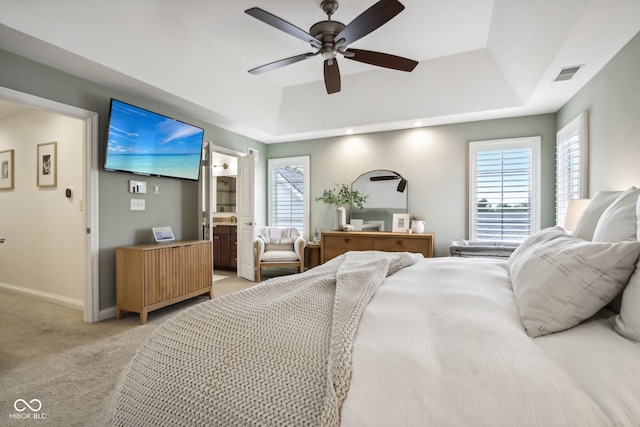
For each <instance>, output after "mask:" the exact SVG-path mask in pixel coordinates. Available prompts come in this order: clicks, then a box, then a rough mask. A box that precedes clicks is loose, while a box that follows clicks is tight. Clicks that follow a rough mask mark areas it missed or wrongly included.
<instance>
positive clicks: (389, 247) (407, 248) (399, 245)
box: [373, 236, 429, 254]
mask: <svg viewBox="0 0 640 427" xmlns="http://www.w3.org/2000/svg"><path fill="white" fill-rule="evenodd" d="M373 249H374V250H376V251H385V252H413V253H424V254H426V253H427V252H428V249H429V242H428V240H426V239H415V238H409V237H406V236H398V237H380V238H378V239H374V241H373Z"/></svg>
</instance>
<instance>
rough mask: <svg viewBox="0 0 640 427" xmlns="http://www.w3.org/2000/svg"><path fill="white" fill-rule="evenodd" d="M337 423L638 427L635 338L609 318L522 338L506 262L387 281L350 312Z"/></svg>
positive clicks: (438, 266) (429, 264)
mask: <svg viewBox="0 0 640 427" xmlns="http://www.w3.org/2000/svg"><path fill="white" fill-rule="evenodd" d="M341 416H342V425H343V426H391V425H397V426H438V427H445V426H491V427H500V426H508V427H512V426H522V427H525V426H544V427H551V426H558V427H560V426H562V427H567V426H576V427H587V426H635V425H640V345H639V344H637V343H634V342H632V341H630V340H627V339H625V338H623V337H621V336H620V335H618V334H617V333H616V332H615V331H613V327H612V321H611V319H600V320H592V321H588V322H585V323H583V324H581V325H579V326H577V327H575V328H573V329H571V330H568V331H564V332H559V333H555V334H550V335H547V336H544V337H540V338H535V339H534V338H531V337H529V336H528V335H527V334H526V332H525V329H524V327H523V325H522V322H521V320H520V316H519V311H518V308H517V305H516V301H515V298H514V293H513V290H512V287H511V284H510V281H509V272H508V269H507V264H506V262H505V261H501V260H490V259H480V258H476V259H461V258H436V259H425V260H423V261H422V262H420V263H418V264H416V265H414V266H411V267H407V268H405V269H403V270H401V271H399V272H398V273H396V274H395V275H393V276H391V277H388V278H387V279H386V280H385V282H384V283H383V285H382V286H381V287H380V288H379V289H378V291H377V293H376V295H375V296H374V298H373V299H372V300H371V302H370V303H369V306H368V307H367V309H366V311H365V312H364V315H363V317H362V319H361V322H360V325H359V328H358V331H357V334H356V337H355V340H354V347H353V367H352V378H351V386H350V389H349V393H348V394H347V398H346V400H345V402H344V404H343V407H342V412H341Z"/></svg>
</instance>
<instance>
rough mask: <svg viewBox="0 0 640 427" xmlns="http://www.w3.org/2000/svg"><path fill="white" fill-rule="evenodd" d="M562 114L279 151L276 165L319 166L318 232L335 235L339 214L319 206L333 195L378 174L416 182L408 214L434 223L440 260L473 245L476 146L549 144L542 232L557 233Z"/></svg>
mask: <svg viewBox="0 0 640 427" xmlns="http://www.w3.org/2000/svg"><path fill="white" fill-rule="evenodd" d="M555 134H556V117H555V114H547V115H539V116H530V117H519V118H511V119H502V120H488V121H480V122H471V123H462V124H454V125H446V126H435V127H429V128H419V129H410V130H403V131H394V132H382V133H374V134H366V135H350V136H344V137H336V138H326V139H321V140H312V141H301V142H288V143H282V144H272V145H269V146H268V148H267V154H268V156H269V157H270V158H278V157H289V156H300V155H309V156H310V158H311V166H310V169H311V199H312V202H311V228H312V229H313V228H315V227H317V228H318V230H319V231H322V230H330V229H332V228H333V227H334V215H333V210H332V208H331V207H329V206H327V205H325V204H323V203H321V202H316V201H313V199H315V197H317V196H319V195H320V194H322V190H324V189H325V188H331V187H333V185H334V184H336V183H348V184H350V183H351V182H352V181H354V180H355V179H356V178H358V176H359V175H361V174H362V173H364V172H367V171H369V170H372V169H390V170H393V171H395V172H398V173H399V174H401V175H402V176H403V177H404V178H406V179H407V180H408V189H409V193H408V197H409V202H408V208H409V211H410V212H419V213H421V214H423V215H425V216H426V218H427V221H426V229H427V231H429V232H433V233H435V245H436V255H437V256H446V255H448V253H449V241H451V240H459V239H466V238H468V228H469V227H468V222H469V220H468V218H469V215H468V198H469V192H468V191H469V185H468V181H469V174H468V169H469V167H468V161H469V160H468V154H469V141H481V140H489V139H502V138H514V137H522V136H538V135H539V136H541V137H542V149H541V151H542V153H541V156H542V171H541V172H542V173H541V177H542V189H541V193H542V218H541V225H542V227H543V228H544V227H548V226H551V225H553V224H554V223H555V222H554V221H555V220H554V209H555V201H554V200H555V197H554V193H555V182H554V181H555V180H554V177H555Z"/></svg>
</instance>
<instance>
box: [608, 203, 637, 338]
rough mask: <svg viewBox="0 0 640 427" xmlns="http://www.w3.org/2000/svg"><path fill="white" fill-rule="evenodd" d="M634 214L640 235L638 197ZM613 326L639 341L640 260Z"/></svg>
mask: <svg viewBox="0 0 640 427" xmlns="http://www.w3.org/2000/svg"><path fill="white" fill-rule="evenodd" d="M636 216H637V217H638V231H637V235H638V236H639V237H640V199H639V200H638V202H637V203H636ZM614 328H615V330H616V332H618V333H619V334H620V335H622V336H623V337H625V338H629V339H630V340H634V341H640V260H639V261H638V263H637V264H636V271H635V273H633V275H632V276H631V278H630V279H629V283H628V284H627V287H626V288H625V289H624V292H623V293H622V303H621V304H620V314H618V315H617V316H616V323H615V325H614Z"/></svg>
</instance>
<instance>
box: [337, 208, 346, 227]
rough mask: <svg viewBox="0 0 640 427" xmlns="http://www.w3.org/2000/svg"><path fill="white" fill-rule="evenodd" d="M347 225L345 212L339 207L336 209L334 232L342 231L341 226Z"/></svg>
mask: <svg viewBox="0 0 640 427" xmlns="http://www.w3.org/2000/svg"><path fill="white" fill-rule="evenodd" d="M346 223H347V210H346V209H345V208H343V207H342V206H340V207H339V208H337V209H336V230H342V226H343V225H345V224H346Z"/></svg>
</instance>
